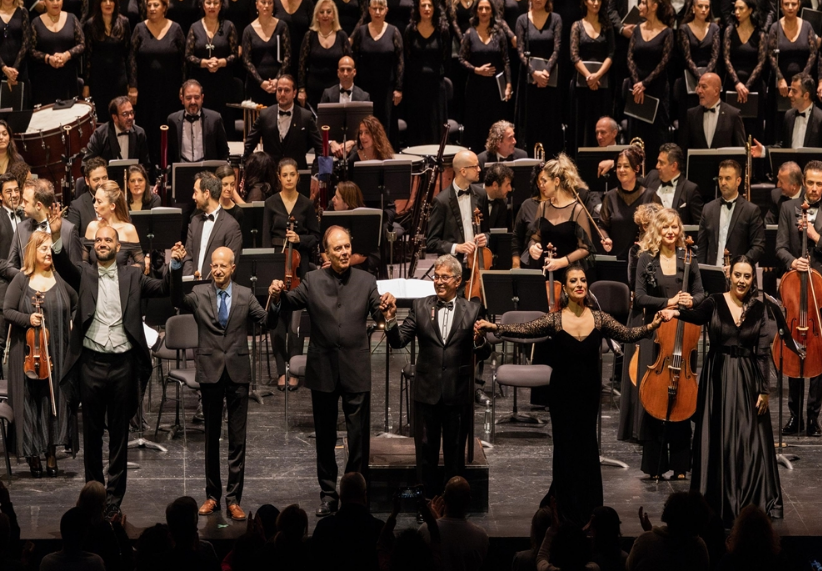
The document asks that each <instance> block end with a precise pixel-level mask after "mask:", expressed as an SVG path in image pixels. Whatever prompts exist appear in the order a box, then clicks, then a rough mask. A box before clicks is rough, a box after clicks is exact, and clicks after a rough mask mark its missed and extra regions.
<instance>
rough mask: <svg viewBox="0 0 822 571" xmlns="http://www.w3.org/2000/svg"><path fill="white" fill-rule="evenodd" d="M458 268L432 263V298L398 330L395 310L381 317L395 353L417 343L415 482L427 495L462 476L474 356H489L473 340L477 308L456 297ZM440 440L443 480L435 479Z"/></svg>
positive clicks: (443, 261)
mask: <svg viewBox="0 0 822 571" xmlns="http://www.w3.org/2000/svg"><path fill="white" fill-rule="evenodd" d="M461 281H462V266H461V265H460V263H459V261H457V259H456V258H455V257H454V256H452V255H450V254H445V255H443V256H440V257H439V258H437V261H436V262H435V263H434V288H435V290H436V295H432V296H428V297H425V298H421V299H415V300H414V303H413V305H412V306H411V311H410V312H409V314H408V317H406V318H405V321H403V323H402V325H401V326H400V327H397V320H396V307H391V308H389V309H388V310H386V312H385V318H386V325H385V329H386V332H387V333H386V334H387V335H388V341H389V343H391V346H392V347H394V348H395V349H399V348H402V347H405V346H406V345H407V344H408V343H410V342H411V341H412V340H413V339H414V338H417V339H419V350H420V355H419V359H418V360H417V370H416V377H415V378H414V389H413V390H414V396H413V398H414V444H415V448H416V451H417V480H418V482H419V483H421V484H423V486H424V487H425V496H426V497H428V498H433V497H434V496H437V495H439V494H441V493H442V489H443V486H444V485H445V482H446V481H448V480H450V479H451V478H453V477H454V476H462V475H464V472H465V444H466V441H467V438H468V422H471V421H472V420H470V419H473V415H474V410H473V409H474V407H473V403H471V401H470V400H469V397H470V395H471V389H472V388H473V386H472V385H473V383H472V379H473V377H474V352H475V351H476V352H477V353H479V355H478V358H479V359H485V358H487V357H488V356H489V355H490V354H491V347H490V345H489V344H487V343H486V342H485V337H484V336H480V337H479V342H478V343H477V340H475V336H474V323H475V322H476V321H477V319H479V313H480V309H481V306H480V305H479V304H477V303H471V302H469V301H468V300H467V299H465V298H464V297H462V296H457V289H459V286H460V282H461ZM440 437H442V457H443V460H444V462H445V479H442V478H438V477H437V466H438V464H439V455H440Z"/></svg>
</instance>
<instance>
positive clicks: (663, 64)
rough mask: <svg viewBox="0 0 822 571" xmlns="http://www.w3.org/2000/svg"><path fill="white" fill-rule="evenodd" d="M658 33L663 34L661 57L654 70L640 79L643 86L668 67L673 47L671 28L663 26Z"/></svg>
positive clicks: (649, 83)
mask: <svg viewBox="0 0 822 571" xmlns="http://www.w3.org/2000/svg"><path fill="white" fill-rule="evenodd" d="M634 31H635V32H636V31H639V26H637V27H636V29H635V30H634ZM640 33H642V32H640ZM659 33H660V34H665V44H664V45H663V46H662V58H661V59H660V60H659V63H658V64H657V66H656V67H655V68H654V70H653V71H652V72H651V73H649V74H648V77H646V78H645V79H643V80H642V85H644V86H645V87H648V86H649V85H651V84H652V83H653V82H654V80H655V79H656V78H657V77H659V75H660V74H661V73H664V72H665V71H666V70H667V69H668V62H669V61H670V60H671V52H672V51H673V49H674V32H673V30H671V28H665V29H664V30H662V31H661V32H659Z"/></svg>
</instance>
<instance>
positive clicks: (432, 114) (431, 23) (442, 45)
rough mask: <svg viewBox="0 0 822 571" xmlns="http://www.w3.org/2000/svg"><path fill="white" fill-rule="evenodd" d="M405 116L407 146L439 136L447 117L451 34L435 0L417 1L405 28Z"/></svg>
mask: <svg viewBox="0 0 822 571" xmlns="http://www.w3.org/2000/svg"><path fill="white" fill-rule="evenodd" d="M403 47H404V49H405V77H406V79H405V86H406V87H405V90H406V94H407V95H408V96H407V97H406V100H405V119H406V121H405V122H406V123H407V124H408V132H407V133H406V143H407V144H408V146H413V145H428V144H432V143H434V141H438V140H439V139H440V138H441V136H442V126H443V124H444V123H445V122H446V121H447V120H448V116H447V112H446V95H445V83H444V79H445V72H446V66H447V65H448V64H449V63H450V61H451V34H450V33H449V32H448V25H447V23H446V20H445V14H443V12H442V8H441V7H440V3H439V2H437V1H436V0H419V1H418V2H417V3H416V6H415V8H414V15H413V19H412V22H411V23H410V24H409V25H408V27H407V28H406V29H405V37H404V38H403Z"/></svg>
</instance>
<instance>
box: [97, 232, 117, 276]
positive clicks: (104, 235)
mask: <svg viewBox="0 0 822 571" xmlns="http://www.w3.org/2000/svg"><path fill="white" fill-rule="evenodd" d="M119 251H120V238H119V237H118V236H117V230H115V229H114V228H112V227H111V226H109V225H108V224H106V225H104V226H100V227H99V228H97V233H96V234H95V235H94V255H96V256H97V263H98V264H100V265H102V266H104V267H108V266H109V265H111V264H112V263H113V262H114V261H115V258H116V257H117V252H119Z"/></svg>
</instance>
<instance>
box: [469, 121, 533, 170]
mask: <svg viewBox="0 0 822 571" xmlns="http://www.w3.org/2000/svg"><path fill="white" fill-rule="evenodd" d="M516 145H517V139H516V137H514V124H513V123H509V122H508V121H497V122H496V123H494V124H493V125H491V128H490V129H489V130H488V139H486V141H485V150H484V151H482V152H481V153H480V154H479V155H477V160H478V161H479V165H480V168H483V169H484V168H485V163H501V162H504V161H514V160H516V159H525V158H528V153H526V152H525V151H523V150H522V149H518V148H517V146H516Z"/></svg>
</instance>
